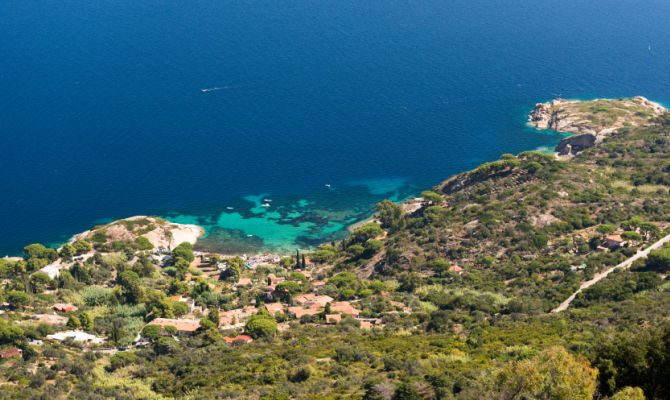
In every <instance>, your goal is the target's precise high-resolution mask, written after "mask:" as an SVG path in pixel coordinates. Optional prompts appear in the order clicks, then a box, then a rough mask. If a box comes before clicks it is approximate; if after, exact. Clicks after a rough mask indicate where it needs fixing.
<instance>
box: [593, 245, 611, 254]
mask: <svg viewBox="0 0 670 400" xmlns="http://www.w3.org/2000/svg"><path fill="white" fill-rule="evenodd" d="M608 250H609V249H608V248H607V247H605V246H598V247H596V253H607V251H608Z"/></svg>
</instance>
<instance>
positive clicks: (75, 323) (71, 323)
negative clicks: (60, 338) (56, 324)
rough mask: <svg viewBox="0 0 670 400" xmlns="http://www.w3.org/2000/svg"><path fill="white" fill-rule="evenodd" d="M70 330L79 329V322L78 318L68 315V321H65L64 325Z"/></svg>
mask: <svg viewBox="0 0 670 400" xmlns="http://www.w3.org/2000/svg"><path fill="white" fill-rule="evenodd" d="M65 326H67V327H68V328H70V329H79V327H81V321H79V318H77V317H76V316H75V315H70V319H68V320H67V324H65Z"/></svg>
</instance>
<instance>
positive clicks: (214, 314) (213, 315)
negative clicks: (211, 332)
mask: <svg viewBox="0 0 670 400" xmlns="http://www.w3.org/2000/svg"><path fill="white" fill-rule="evenodd" d="M207 319H208V320H210V321H212V322H213V323H214V326H216V327H217V328H218V327H219V324H220V323H221V320H220V319H219V308H218V307H212V308H210V309H209V314H207Z"/></svg>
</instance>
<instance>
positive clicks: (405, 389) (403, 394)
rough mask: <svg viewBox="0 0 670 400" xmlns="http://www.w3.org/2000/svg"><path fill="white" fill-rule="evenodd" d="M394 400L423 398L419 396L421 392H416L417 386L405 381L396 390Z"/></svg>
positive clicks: (418, 399) (417, 399)
mask: <svg viewBox="0 0 670 400" xmlns="http://www.w3.org/2000/svg"><path fill="white" fill-rule="evenodd" d="M391 399H392V400H420V399H421V396H420V395H419V391H418V390H416V386H414V384H413V383H412V382H409V381H403V382H402V383H401V384H400V385H398V387H397V388H396V389H395V392H394V393H393V397H391Z"/></svg>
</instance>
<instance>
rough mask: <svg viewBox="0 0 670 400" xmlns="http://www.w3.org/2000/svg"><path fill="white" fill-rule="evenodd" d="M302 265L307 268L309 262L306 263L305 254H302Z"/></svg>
mask: <svg viewBox="0 0 670 400" xmlns="http://www.w3.org/2000/svg"><path fill="white" fill-rule="evenodd" d="M302 267H303V268H307V263H305V255H304V254H303V255H302Z"/></svg>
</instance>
